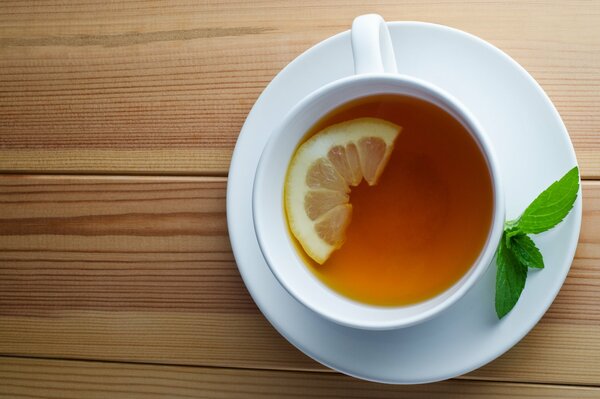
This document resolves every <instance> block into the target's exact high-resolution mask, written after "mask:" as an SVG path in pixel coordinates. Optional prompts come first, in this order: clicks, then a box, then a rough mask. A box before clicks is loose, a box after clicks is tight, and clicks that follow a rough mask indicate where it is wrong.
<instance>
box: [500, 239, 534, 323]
mask: <svg viewBox="0 0 600 399" xmlns="http://www.w3.org/2000/svg"><path fill="white" fill-rule="evenodd" d="M496 264H497V265H498V269H497V270H496V314H497V315H498V318H499V319H501V318H503V317H504V316H506V314H507V313H508V312H510V311H511V310H512V308H513V307H514V306H515V305H516V303H517V301H518V300H519V297H520V296H521V292H523V288H524V287H525V280H526V279H527V267H525V266H524V265H523V264H521V262H519V260H518V259H517V257H516V256H515V255H514V254H513V253H512V251H511V250H510V249H508V248H507V246H506V239H505V237H504V235H503V236H502V240H500V245H499V246H498V250H497V252H496Z"/></svg>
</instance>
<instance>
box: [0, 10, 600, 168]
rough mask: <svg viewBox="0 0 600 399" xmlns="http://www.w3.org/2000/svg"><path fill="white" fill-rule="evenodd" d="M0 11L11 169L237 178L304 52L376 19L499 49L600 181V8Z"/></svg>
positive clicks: (0, 148) (5, 147)
mask: <svg viewBox="0 0 600 399" xmlns="http://www.w3.org/2000/svg"><path fill="white" fill-rule="evenodd" d="M102 4H103V6H102V7H98V5H99V3H98V2H96V1H78V2H74V3H70V2H67V3H65V2H58V1H55V2H52V1H49V2H35V3H31V2H27V3H23V2H18V1H3V2H1V3H0V170H4V171H19V172H69V173H86V172H90V173H135V174H138V173H139V174H158V173H167V174H211V175H222V176H224V175H225V174H226V172H227V169H228V166H229V159H230V156H231V152H232V149H233V146H234V143H235V140H236V138H237V135H238V133H239V131H240V128H241V126H242V123H243V121H244V119H245V117H246V115H247V113H248V111H249V110H250V108H251V106H252V104H253V103H254V101H255V100H256V98H257V97H258V95H259V94H260V92H261V91H262V90H263V89H264V87H265V86H266V84H267V83H268V82H269V81H270V80H271V79H272V78H273V76H274V75H275V74H276V73H277V72H278V71H279V70H280V69H281V68H283V67H284V66H285V65H286V64H287V63H288V62H290V61H291V60H292V59H294V58H295V57H296V56H297V55H298V54H300V53H301V52H302V51H304V50H305V49H307V48H309V47H310V46H312V45H313V44H315V43H317V42H319V41H321V40H323V39H325V38H326V37H328V36H330V35H332V34H335V33H337V32H340V31H342V30H346V29H347V28H348V27H349V25H350V22H351V21H352V18H353V17H354V16H356V15H358V14H361V13H365V12H372V11H377V12H379V13H381V14H382V15H383V16H384V17H385V18H386V19H388V20H390V21H391V20H424V21H430V22H435V23H441V24H446V25H450V26H453V27H457V28H459V29H463V30H466V31H468V32H471V33H473V34H476V35H478V36H480V37H482V38H484V39H486V40H488V41H490V42H492V43H493V44H495V45H497V46H498V47H500V48H501V49H503V50H504V51H506V52H507V53H508V54H510V55H511V56H512V57H514V58H515V59H516V60H517V61H518V62H519V63H521V64H522V65H523V66H524V67H525V68H526V69H527V70H528V71H530V72H531V73H532V75H533V76H534V77H535V78H536V79H537V80H538V81H539V82H540V83H541V85H542V86H543V87H544V89H545V90H546V91H547V92H548V94H549V95H550V97H551V98H552V100H553V101H554V102H555V104H556V106H557V108H558V110H559V112H560V113H561V114H562V116H563V118H564V120H565V123H566V125H567V128H568V129H569V132H570V134H571V137H572V139H573V142H574V145H575V148H576V151H577V154H578V158H579V161H580V162H581V170H582V175H583V176H584V177H588V178H590V177H599V176H600V157H598V156H597V154H598V152H599V151H600V135H599V134H598V132H599V131H600V113H598V112H597V110H598V109H599V108H600V83H599V82H600V51H599V50H600V28H599V26H600V25H599V24H598V23H597V21H598V19H599V18H600V2H598V1H593V0H588V1H584V0H578V1H572V2H569V5H568V6H566V5H565V4H564V2H561V1H550V2H544V3H539V2H538V1H534V0H527V1H517V0H507V1H503V2H482V1H475V0H473V1H471V0H463V1H459V2H456V1H449V0H442V1H434V0H429V1H423V2H420V1H419V2H415V1H397V0H378V1H375V2H360V1H350V2H349V1H342V0H327V1H324V0H319V1H317V0H310V1H306V2H302V5H298V4H296V3H293V2H292V3H289V2H278V1H274V0H260V1H240V2H222V1H218V0H211V1H205V2H202V3H201V4H199V3H196V2H189V1H187V0H177V1H166V0H163V1H159V2H155V1H139V0H130V1H108V2H106V3H102Z"/></svg>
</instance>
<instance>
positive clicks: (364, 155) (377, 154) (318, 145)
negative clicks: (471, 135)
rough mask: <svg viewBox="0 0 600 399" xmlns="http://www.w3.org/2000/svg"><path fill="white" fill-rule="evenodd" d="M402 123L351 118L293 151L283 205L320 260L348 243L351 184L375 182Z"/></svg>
mask: <svg viewBox="0 0 600 399" xmlns="http://www.w3.org/2000/svg"><path fill="white" fill-rule="evenodd" d="M401 129H402V128H401V127H400V126H398V125H396V124H393V123H391V122H388V121H385V120H383V119H378V118H358V119H353V120H349V121H346V122H342V123H338V124H336V125H332V126H329V127H327V128H325V129H323V130H321V131H320V132H318V133H317V134H315V135H314V136H312V137H311V138H310V139H308V140H307V141H306V142H304V143H303V144H302V145H301V146H300V147H299V148H298V150H297V151H296V153H295V154H294V157H293V158H292V160H291V162H290V166H289V169H288V173H287V176H286V182H285V197H284V199H285V209H286V212H287V217H288V222H289V227H290V230H291V231H292V234H293V235H294V236H295V237H296V239H297V240H298V241H299V243H300V245H302V248H303V249H304V251H305V252H306V254H307V255H308V256H310V257H311V258H312V259H314V260H315V261H316V262H317V263H319V264H322V263H323V262H325V261H326V260H327V258H329V256H330V255H331V253H332V252H333V251H335V250H336V249H339V248H340V247H341V246H342V244H343V243H344V239H345V233H346V228H347V227H348V224H349V223H350V218H351V216H352V204H350V198H349V193H350V186H357V185H358V184H359V183H360V182H361V181H362V179H363V178H364V179H365V180H366V181H367V183H368V184H369V185H370V186H373V185H375V184H377V180H378V179H379V176H381V173H382V172H383V170H384V168H385V166H386V164H387V162H388V160H389V159H390V155H391V153H392V150H393V148H394V141H395V140H396V137H398V134H399V133H400V130H401Z"/></svg>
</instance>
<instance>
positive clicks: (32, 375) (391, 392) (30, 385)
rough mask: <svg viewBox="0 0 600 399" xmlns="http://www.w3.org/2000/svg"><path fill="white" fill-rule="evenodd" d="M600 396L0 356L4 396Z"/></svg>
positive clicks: (596, 391)
mask: <svg viewBox="0 0 600 399" xmlns="http://www.w3.org/2000/svg"><path fill="white" fill-rule="evenodd" d="M21 396H23V397H28V398H47V397H49V396H51V397H60V398H62V399H69V398H77V399H80V398H106V397H110V398H117V399H118V398H130V399H133V398H144V399H152V398H165V397H168V398H173V399H176V398H228V399H229V398H231V399H235V398H247V397H268V396H274V397H286V398H323V397H335V398H431V397H435V398H443V399H452V398H465V397H475V398H480V397H485V398H490V399H496V398H515V399H519V398H529V399H532V398H544V399H546V398H560V399H567V398H578V399H579V398H580V399H585V398H598V397H600V388H591V387H565V386H556V385H534V384H515V383H496V382H481V381H467V380H453V381H445V382H441V383H435V384H426V385H413V386H398V385H397V386H393V385H383V384H375V383H371V382H366V381H360V380H357V379H353V378H350V377H346V376H342V375H338V374H318V373H307V372H282V371H256V370H236V369H212V368H199V367H174V366H158V365H135V364H111V363H100V362H81V361H60V360H45V359H17V358H6V357H5V358H0V397H2V398H4V397H6V398H14V397H21Z"/></svg>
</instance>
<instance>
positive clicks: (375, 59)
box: [352, 14, 398, 75]
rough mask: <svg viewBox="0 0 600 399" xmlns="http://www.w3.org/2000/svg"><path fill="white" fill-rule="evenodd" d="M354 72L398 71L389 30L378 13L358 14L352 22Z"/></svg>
mask: <svg viewBox="0 0 600 399" xmlns="http://www.w3.org/2000/svg"><path fill="white" fill-rule="evenodd" d="M352 53H353V54H354V73H356V74H357V75H359V74H363V73H398V68H397V66H396V57H395V56H394V48H393V47H392V38H391V37H390V31H389V30H388V27H387V25H386V23H385V21H384V20H383V18H382V17H381V15H378V14H365V15H360V16H358V17H356V18H355V19H354V22H352Z"/></svg>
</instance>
